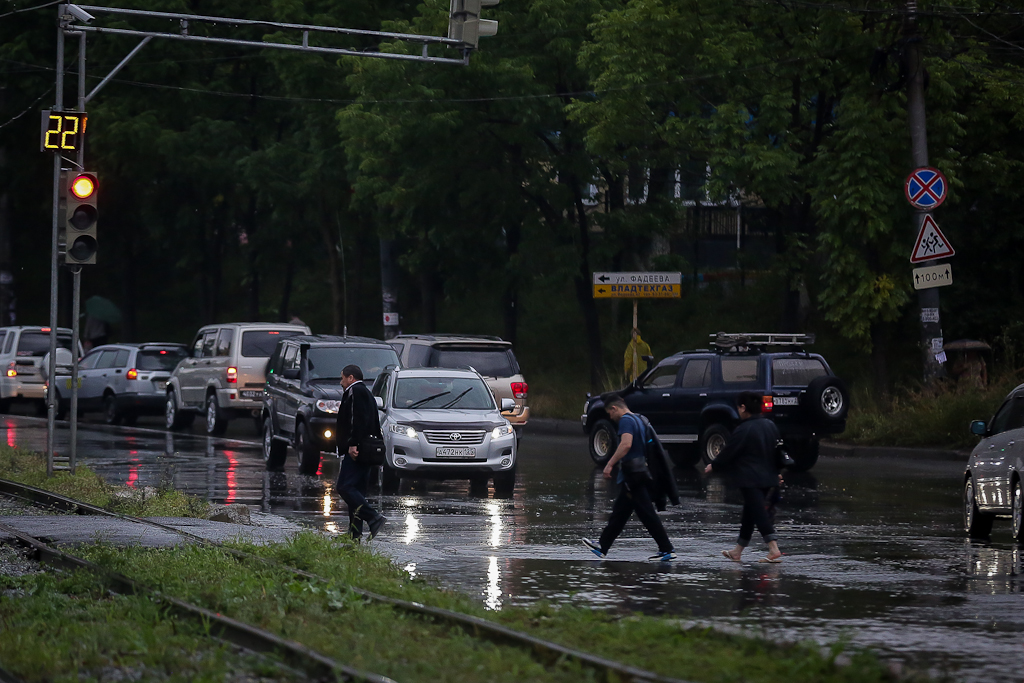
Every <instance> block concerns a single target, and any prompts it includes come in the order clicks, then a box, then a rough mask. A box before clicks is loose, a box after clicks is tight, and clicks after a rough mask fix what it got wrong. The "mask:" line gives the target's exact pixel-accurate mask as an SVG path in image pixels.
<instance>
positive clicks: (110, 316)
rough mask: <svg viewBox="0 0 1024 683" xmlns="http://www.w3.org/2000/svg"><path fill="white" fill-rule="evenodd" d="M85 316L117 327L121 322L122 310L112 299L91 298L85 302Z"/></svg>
mask: <svg viewBox="0 0 1024 683" xmlns="http://www.w3.org/2000/svg"><path fill="white" fill-rule="evenodd" d="M85 314H86V315H87V316H89V317H90V318H93V319H94V320H102V321H103V322H105V323H110V324H111V325H116V324H117V323H119V322H121V310H120V309H119V308H118V307H117V306H116V305H114V302H113V301H111V300H110V299H104V298H103V297H102V296H91V297H89V298H88V299H86V300H85Z"/></svg>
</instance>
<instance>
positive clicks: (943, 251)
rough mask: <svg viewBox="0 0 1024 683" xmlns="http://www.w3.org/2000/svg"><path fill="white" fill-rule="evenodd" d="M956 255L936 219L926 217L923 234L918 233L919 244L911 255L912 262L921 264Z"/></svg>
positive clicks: (922, 227)
mask: <svg viewBox="0 0 1024 683" xmlns="http://www.w3.org/2000/svg"><path fill="white" fill-rule="evenodd" d="M955 253H956V252H955V251H953V247H952V246H951V245H950V244H949V240H947V239H946V236H945V235H943V234H942V231H941V230H939V225H938V223H936V222H935V219H934V218H932V217H931V216H930V215H929V216H925V217H924V222H923V223H922V224H921V232H920V233H918V235H917V242H916V243H915V244H914V251H913V253H911V254H910V262H911V263H921V261H931V260H932V259H936V258H943V257H945V256H952V255H953V254H955Z"/></svg>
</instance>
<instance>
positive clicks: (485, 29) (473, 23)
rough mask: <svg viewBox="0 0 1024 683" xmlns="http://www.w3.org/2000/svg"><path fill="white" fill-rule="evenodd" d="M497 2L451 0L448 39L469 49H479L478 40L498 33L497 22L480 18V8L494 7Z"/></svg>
mask: <svg viewBox="0 0 1024 683" xmlns="http://www.w3.org/2000/svg"><path fill="white" fill-rule="evenodd" d="M498 2H499V0H452V4H451V12H450V13H449V17H448V37H449V38H452V39H453V40H458V41H461V42H462V43H463V44H464V45H467V46H468V47H471V48H476V47H479V44H480V38H481V37H483V36H493V35H495V34H496V33H497V32H498V22H496V21H493V20H491V19H481V18H480V8H481V7H494V6H495V5H497V4H498Z"/></svg>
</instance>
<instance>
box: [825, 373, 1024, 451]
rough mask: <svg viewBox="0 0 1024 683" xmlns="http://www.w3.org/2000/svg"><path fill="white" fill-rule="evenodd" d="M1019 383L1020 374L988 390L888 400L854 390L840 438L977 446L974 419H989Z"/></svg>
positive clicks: (946, 390)
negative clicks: (972, 428) (973, 426)
mask: <svg viewBox="0 0 1024 683" xmlns="http://www.w3.org/2000/svg"><path fill="white" fill-rule="evenodd" d="M1019 383H1020V378H1019V377H1018V376H1017V375H1016V374H1010V375H1007V376H1004V377H1002V378H1000V379H998V380H996V381H994V382H992V383H991V384H990V385H989V386H988V387H987V388H985V389H984V390H980V389H975V390H971V391H957V390H956V389H955V388H954V387H952V386H951V385H949V384H941V385H939V387H938V388H937V389H934V390H917V391H909V392H906V393H904V394H902V395H898V396H896V397H894V398H893V399H891V400H890V401H888V402H884V401H878V400H876V399H875V398H874V397H873V396H872V395H871V394H869V393H868V392H867V391H858V392H856V393H855V394H854V396H853V400H852V403H851V410H850V415H849V418H848V420H847V423H846V431H845V432H844V433H842V434H839V435H836V436H835V437H833V438H834V439H836V440H837V441H846V442H851V443H858V444H865V445H885V446H908V447H911V446H922V447H927V446H933V447H942V448H973V447H974V445H975V444H977V443H978V437H976V436H974V435H972V434H971V433H970V424H971V421H972V420H986V421H987V420H988V419H989V418H991V417H992V415H993V413H995V411H996V410H997V409H998V408H999V406H1000V404H1002V402H1003V399H1004V398H1005V397H1006V394H1007V393H1009V392H1010V390H1011V389H1013V388H1014V387H1015V386H1017V385H1018V384H1019Z"/></svg>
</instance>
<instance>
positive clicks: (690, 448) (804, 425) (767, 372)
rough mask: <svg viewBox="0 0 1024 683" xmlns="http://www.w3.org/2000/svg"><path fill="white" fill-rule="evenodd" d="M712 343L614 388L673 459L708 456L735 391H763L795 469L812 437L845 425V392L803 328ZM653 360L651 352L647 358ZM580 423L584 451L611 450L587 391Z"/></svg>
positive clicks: (802, 465)
mask: <svg viewBox="0 0 1024 683" xmlns="http://www.w3.org/2000/svg"><path fill="white" fill-rule="evenodd" d="M713 338H714V347H715V348H713V349H698V350H695V351H682V352H680V353H677V354H675V355H674V356H670V357H668V358H666V359H664V360H662V361H661V362H659V363H657V364H656V365H653V367H651V368H650V369H648V370H647V371H646V372H645V373H643V374H642V375H640V377H638V378H637V380H636V381H635V382H633V383H632V384H630V385H629V386H627V387H625V388H624V389H622V390H621V391H620V392H619V393H620V394H621V395H622V397H623V398H624V399H625V401H626V405H628V406H629V409H630V410H632V411H633V412H636V413H640V414H642V415H646V416H647V418H648V419H649V420H650V421H651V425H652V426H653V427H654V428H655V429H656V430H657V432H658V435H659V436H660V438H661V441H662V443H664V444H665V445H666V446H667V447H668V449H669V452H670V454H672V455H673V457H674V459H675V460H676V461H677V462H678V463H679V464H693V463H694V462H696V461H697V460H698V459H703V461H704V462H711V461H712V460H714V459H715V458H716V457H717V456H718V453H719V452H720V451H721V450H722V447H723V446H724V445H725V440H726V439H727V438H728V436H729V434H730V433H731V432H732V429H733V428H734V427H735V426H736V425H737V424H738V423H739V415H738V414H737V412H736V397H737V395H738V394H739V393H740V392H742V391H759V392H761V393H762V395H763V397H764V399H763V401H764V402H763V409H764V413H765V414H766V415H767V416H769V417H770V418H771V419H772V420H773V421H774V422H775V424H776V425H777V426H778V428H779V432H780V433H781V434H782V438H783V439H784V440H785V442H786V447H787V450H788V451H789V453H790V455H791V456H792V457H793V459H794V460H795V461H796V463H797V464H796V467H795V468H794V469H799V470H807V469H810V468H811V467H813V466H814V463H815V462H817V460H818V440H819V438H820V437H821V436H823V435H826V434H838V433H840V432H842V431H843V430H844V429H845V428H846V413H847V411H848V409H849V396H848V393H847V390H846V387H845V386H844V384H843V383H842V381H841V380H840V379H839V378H838V377H836V376H835V375H834V374H833V373H832V370H831V369H830V368H829V366H828V363H826V362H825V359H824V358H822V357H821V356H820V355H818V354H815V353H808V352H807V351H805V350H804V349H803V346H804V345H805V344H809V343H812V342H813V341H814V338H813V336H810V335H795V334H764V333H752V334H735V335H725V334H719V335H716V336H714V337H713ZM652 360H653V359H652ZM582 421H583V431H584V432H585V433H586V434H587V435H588V441H589V445H590V456H591V457H592V458H593V459H594V461H595V462H596V463H598V464H602V463H604V462H605V461H607V459H608V458H609V457H610V456H611V454H612V453H613V452H614V449H615V445H616V443H617V437H616V432H615V427H614V425H613V424H612V423H611V421H610V420H609V419H608V415H607V414H606V413H605V410H604V401H603V400H602V399H601V397H599V396H595V397H588V398H587V402H586V404H585V406H584V409H583V416H582Z"/></svg>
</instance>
